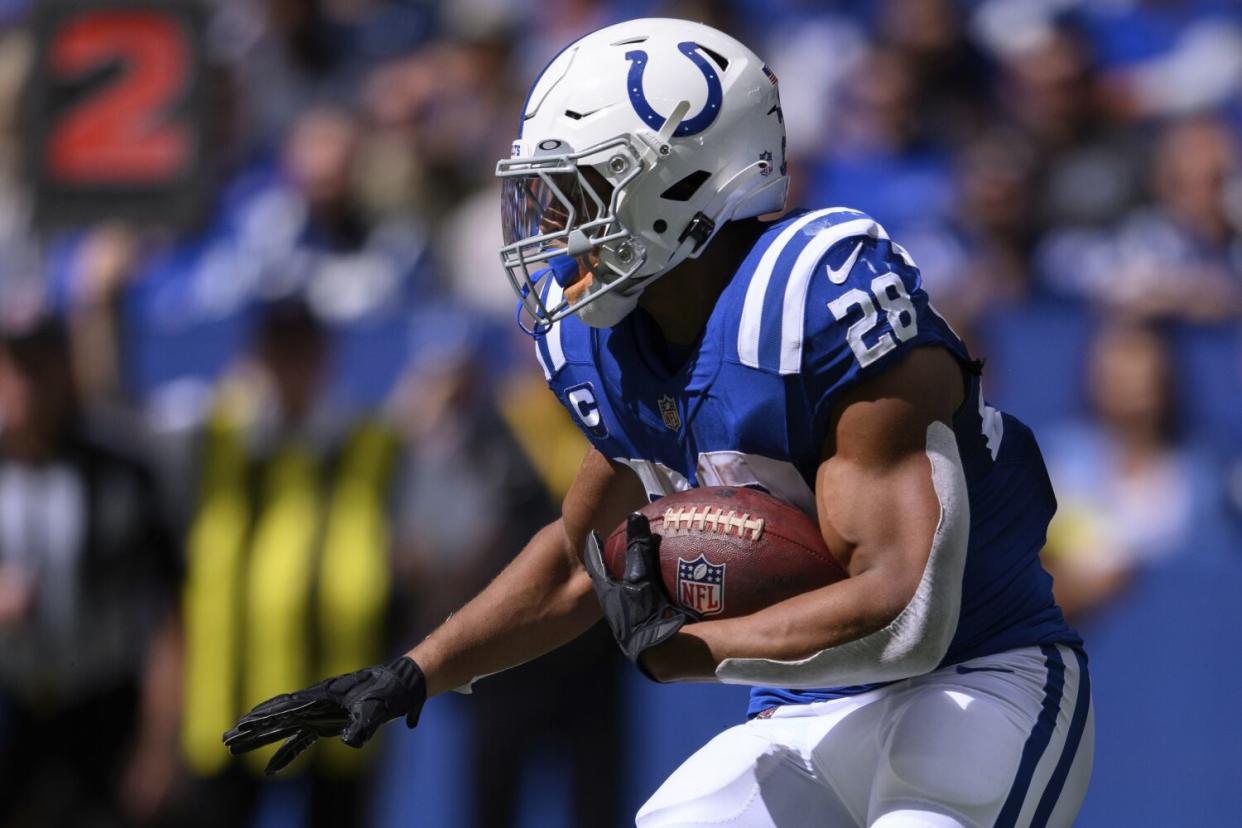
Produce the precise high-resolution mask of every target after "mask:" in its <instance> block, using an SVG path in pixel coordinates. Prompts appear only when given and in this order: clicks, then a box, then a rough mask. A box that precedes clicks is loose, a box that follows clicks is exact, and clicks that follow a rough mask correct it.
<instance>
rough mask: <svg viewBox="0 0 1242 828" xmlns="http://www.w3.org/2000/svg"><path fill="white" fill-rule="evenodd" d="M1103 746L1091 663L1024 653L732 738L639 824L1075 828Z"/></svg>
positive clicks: (779, 711) (666, 792)
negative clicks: (1096, 752)
mask: <svg viewBox="0 0 1242 828" xmlns="http://www.w3.org/2000/svg"><path fill="white" fill-rule="evenodd" d="M1094 748H1095V723H1094V716H1093V711H1092V707H1091V682H1090V679H1089V677H1088V675H1087V669H1086V659H1085V657H1084V656H1083V655H1082V654H1081V653H1079V652H1077V651H1076V650H1074V649H1073V648H1071V647H1066V646H1062V645H1056V646H1053V645H1044V646H1042V647H1027V648H1023V649H1020V650H1012V651H1010V652H1006V653H1001V654H998V655H992V656H986V657H984V658H978V659H974V660H972V661H967V662H964V663H962V664H958V665H953V666H950V667H944V668H941V669H939V670H936V671H935V672H932V673H928V674H927V675H925V676H919V677H917V678H913V679H907V680H905V681H900V682H897V683H895V684H890V685H888V686H886V687H882V688H880V689H878V690H873V691H871V692H870V693H865V694H863V695H860V696H853V697H850V698H843V699H834V700H831V701H825V702H816V703H814V704H806V705H786V706H782V707H778V708H776V709H775V710H774V711H773V712H772V714H771V715H770V716H767V717H758V718H754V719H751V720H750V721H749V722H747V723H745V724H742V725H738V726H737V727H733V728H730V729H729V730H726V731H725V732H724V733H721V734H720V735H719V736H717V737H716V738H715V739H712V741H710V742H708V743H707V745H705V746H704V747H703V748H701V749H700V750H699V751H698V752H697V753H695V754H694V755H693V756H691V757H690V758H689V759H687V760H686V762H685V763H684V764H682V766H681V767H680V768H678V769H677V770H676V771H674V773H673V775H672V776H670V777H669V778H668V780H667V781H665V783H664V784H663V785H661V786H660V789H659V790H658V791H656V793H655V795H654V796H652V797H651V799H650V800H648V801H647V804H645V805H644V806H643V807H642V809H641V810H640V811H639V812H638V818H637V824H638V826H639V828H657V826H659V828H665V826H697V827H698V828H701V827H702V826H711V825H722V826H729V828H804V827H805V828H811V826H815V828H847V827H848V828H863V827H864V826H865V827H866V828H985V826H1000V827H1002V828H1011V827H1012V826H1023V827H1024V828H1025V826H1070V825H1072V824H1073V821H1074V816H1075V814H1077V813H1078V809H1079V807H1080V806H1081V805H1082V800H1083V796H1084V795H1085V794H1086V790H1087V781H1088V779H1089V778H1090V776H1091V762H1092V756H1093V753H1094Z"/></svg>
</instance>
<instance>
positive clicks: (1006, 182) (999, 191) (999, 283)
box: [906, 128, 1035, 342]
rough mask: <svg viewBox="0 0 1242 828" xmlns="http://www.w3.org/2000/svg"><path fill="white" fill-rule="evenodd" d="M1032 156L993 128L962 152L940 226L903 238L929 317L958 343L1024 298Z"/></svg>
mask: <svg viewBox="0 0 1242 828" xmlns="http://www.w3.org/2000/svg"><path fill="white" fill-rule="evenodd" d="M1034 163H1035V158H1034V153H1033V152H1032V151H1031V148H1030V146H1029V145H1028V144H1027V143H1026V142H1025V141H1024V140H1023V138H1022V136H1021V135H1020V134H1019V133H1015V132H1013V131H1012V130H1007V129H1003V128H997V129H994V130H992V131H990V132H986V133H984V134H981V135H979V136H978V137H976V138H974V139H973V140H971V141H969V142H966V143H965V144H963V145H962V147H961V149H960V150H959V152H958V154H957V156H956V158H955V159H954V186H955V191H956V198H954V200H953V209H952V212H951V213H950V214H949V215H948V216H945V217H944V219H943V221H941V222H939V223H936V222H927V223H924V222H917V223H915V224H913V225H912V226H911V228H910V229H909V230H908V232H907V234H906V240H907V247H908V248H909V250H910V251H911V253H912V254H913V255H914V256H916V257H918V258H917V260H918V261H919V262H921V267H922V270H923V278H924V280H925V282H926V283H927V285H928V286H929V288H931V289H932V290H933V291H934V292H935V295H936V309H937V310H938V311H940V312H941V313H942V314H944V316H945V318H946V319H948V320H949V322H950V323H952V325H953V326H954V328H956V329H957V331H958V332H959V333H960V334H961V335H962V336H963V337H964V338H965V339H966V341H967V342H970V341H972V339H973V336H972V333H973V331H974V328H975V327H976V325H977V323H979V322H980V321H982V320H983V319H984V318H985V317H986V315H987V313H989V312H994V311H996V310H998V309H1003V308H1007V307H1012V306H1015V305H1018V304H1020V303H1021V302H1022V301H1024V300H1025V299H1027V298H1028V296H1029V294H1030V292H1031V288H1032V286H1031V280H1030V273H1029V270H1028V266H1027V262H1028V257H1029V254H1030V250H1031V247H1032V245H1033V243H1034V238H1033V235H1032V233H1031V211H1032V193H1033V190H1034V189H1035V181H1034Z"/></svg>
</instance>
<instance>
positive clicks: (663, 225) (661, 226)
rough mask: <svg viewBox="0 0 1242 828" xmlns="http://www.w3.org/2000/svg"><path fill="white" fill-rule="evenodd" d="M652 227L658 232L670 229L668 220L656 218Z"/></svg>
mask: <svg viewBox="0 0 1242 828" xmlns="http://www.w3.org/2000/svg"><path fill="white" fill-rule="evenodd" d="M651 229H652V230H654V231H656V232H657V233H663V232H664V231H665V230H667V229H668V222H667V221H665V220H664V219H656V220H655V224H653V225H651Z"/></svg>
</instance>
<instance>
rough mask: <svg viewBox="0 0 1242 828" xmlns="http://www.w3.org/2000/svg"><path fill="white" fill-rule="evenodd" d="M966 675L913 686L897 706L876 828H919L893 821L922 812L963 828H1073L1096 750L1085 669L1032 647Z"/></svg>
mask: <svg viewBox="0 0 1242 828" xmlns="http://www.w3.org/2000/svg"><path fill="white" fill-rule="evenodd" d="M971 665H973V666H971ZM966 670H967V671H968V672H966V673H961V672H958V670H957V668H953V667H951V668H946V669H945V670H941V671H937V673H934V674H931V675H930V676H928V677H924V679H920V680H916V681H915V682H913V683H912V684H911V686H910V688H909V689H908V690H906V691H905V692H904V693H903V698H902V700H901V703H900V704H896V705H894V707H893V715H892V718H891V719H890V721H889V722H888V723H887V727H886V732H885V734H884V741H883V748H882V750H881V754H882V755H881V759H880V762H879V763H878V768H877V775H876V780H875V785H874V787H873V789H872V796H871V805H870V808H869V817H868V818H869V822H870V824H871V825H879V826H884V828H904V826H906V825H909V826H911V827H912V828H913V826H918V825H922V824H925V823H924V822H920V821H918V819H917V818H916V817H914V816H911V817H909V818H908V819H906V821H905V822H903V821H901V820H900V819H899V818H897V816H896V815H897V814H900V813H902V812H914V813H917V812H919V811H925V812H928V813H931V814H939V815H941V816H943V817H945V818H951V819H956V820H958V821H959V822H960V823H961V824H963V825H966V826H990V825H998V826H1017V825H1031V824H1043V825H1070V824H1072V821H1073V816H1074V815H1075V814H1076V813H1077V810H1078V806H1079V805H1080V804H1081V802H1082V795H1083V793H1084V792H1085V789H1086V780H1087V779H1088V778H1089V776H1090V765H1091V755H1092V753H1093V745H1094V740H1093V735H1092V728H1091V726H1090V725H1091V714H1090V684H1089V678H1088V677H1087V674H1086V669H1085V660H1083V659H1082V657H1081V656H1080V655H1078V654H1076V653H1075V651H1074V650H1072V649H1070V648H1068V647H1045V648H1043V649H1037V648H1032V649H1030V650H1024V651H1020V652H1018V653H1013V654H1003V655H1002V656H998V657H990V658H989V659H986V660H985V659H980V660H978V661H977V662H970V663H968V665H966ZM928 819H930V817H928ZM933 824H934V823H933ZM950 824H952V823H950Z"/></svg>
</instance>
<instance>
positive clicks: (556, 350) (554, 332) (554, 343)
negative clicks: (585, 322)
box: [546, 279, 565, 374]
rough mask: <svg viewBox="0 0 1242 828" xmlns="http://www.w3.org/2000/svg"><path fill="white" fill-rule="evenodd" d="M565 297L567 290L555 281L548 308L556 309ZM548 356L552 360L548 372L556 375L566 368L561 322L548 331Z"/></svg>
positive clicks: (551, 289)
mask: <svg viewBox="0 0 1242 828" xmlns="http://www.w3.org/2000/svg"><path fill="white" fill-rule="evenodd" d="M564 295H565V289H564V288H562V287H561V286H560V283H558V282H557V281H556V280H555V279H553V280H552V284H551V286H550V287H549V288H548V298H547V303H546V304H547V306H548V307H549V308H555V307H556V306H557V305H559V304H560V303H561V297H562V296H564ZM548 355H549V356H550V357H551V360H552V364H551V365H549V366H548V370H549V371H550V372H551V373H553V374H555V373H556V372H557V371H559V370H561V369H562V368H564V367H565V346H564V344H563V343H562V342H561V323H560V322H556V323H554V324H553V325H552V328H551V330H549V331H548Z"/></svg>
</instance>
